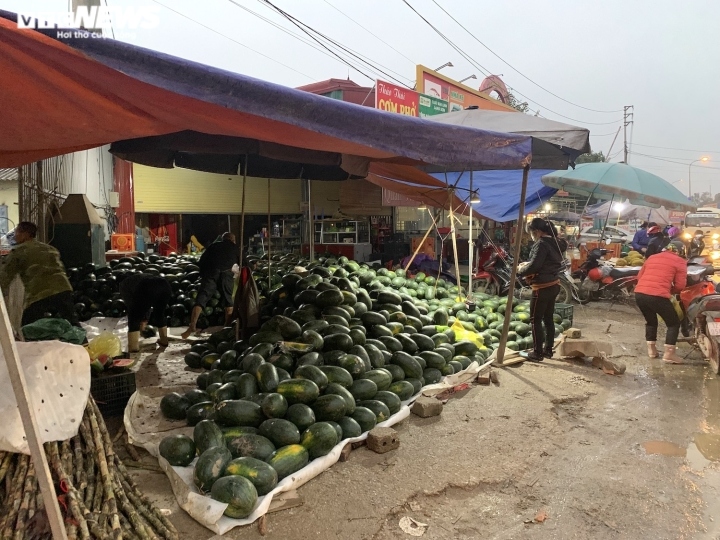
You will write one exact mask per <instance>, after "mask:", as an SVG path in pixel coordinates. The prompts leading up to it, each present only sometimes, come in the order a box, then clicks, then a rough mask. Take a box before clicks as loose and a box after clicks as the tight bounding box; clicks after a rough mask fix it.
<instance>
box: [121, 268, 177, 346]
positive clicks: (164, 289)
mask: <svg viewBox="0 0 720 540" xmlns="http://www.w3.org/2000/svg"><path fill="white" fill-rule="evenodd" d="M172 294H173V291H172V287H170V283H168V281H167V280H166V279H165V278H164V277H160V276H152V275H148V274H132V275H131V276H128V277H126V278H125V279H124V280H123V281H122V283H120V297H121V298H122V299H123V300H124V301H125V306H126V307H127V314H128V352H131V353H132V352H138V351H139V350H140V331H141V330H142V328H143V326H144V325H145V322H147V321H149V322H150V324H152V325H154V326H157V328H158V333H159V334H160V337H159V339H158V345H159V346H160V347H167V346H168V334H167V317H165V310H166V309H167V306H168V304H169V303H170V299H171V298H172Z"/></svg>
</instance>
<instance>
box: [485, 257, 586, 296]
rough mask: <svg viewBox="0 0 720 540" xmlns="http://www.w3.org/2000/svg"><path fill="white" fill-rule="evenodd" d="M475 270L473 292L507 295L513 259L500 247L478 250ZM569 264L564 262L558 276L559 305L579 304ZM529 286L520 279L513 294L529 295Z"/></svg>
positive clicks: (516, 282)
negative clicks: (575, 302)
mask: <svg viewBox="0 0 720 540" xmlns="http://www.w3.org/2000/svg"><path fill="white" fill-rule="evenodd" d="M477 261H478V264H477V267H476V268H477V270H476V272H475V275H474V276H473V290H474V292H484V293H486V294H492V295H497V296H505V295H507V293H508V291H509V289H510V278H511V274H512V265H513V257H512V256H511V255H510V254H509V253H508V252H507V250H506V249H504V248H503V247H502V246H498V245H495V244H490V245H487V246H484V247H483V248H482V249H480V252H479V254H478V257H477ZM569 268H570V264H569V263H568V262H567V261H566V264H565V268H564V269H563V271H562V274H561V275H560V293H559V294H558V296H557V299H556V300H555V301H556V302H557V303H560V304H570V303H572V302H573V300H575V301H578V302H579V297H578V291H577V287H576V286H575V283H574V280H573V279H572V276H571V275H570V271H569ZM529 291H530V286H529V285H528V284H527V283H526V282H525V280H524V279H523V278H522V277H517V278H516V281H515V294H516V295H517V296H523V295H525V296H527V295H529V294H530V293H529Z"/></svg>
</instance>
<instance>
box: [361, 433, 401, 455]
mask: <svg viewBox="0 0 720 540" xmlns="http://www.w3.org/2000/svg"><path fill="white" fill-rule="evenodd" d="M367 447H368V448H369V449H370V450H372V451H373V452H375V453H377V454H384V453H385V452H389V451H390V450H395V449H396V448H399V447H400V438H399V437H398V434H397V431H395V430H394V429H392V428H386V427H385V428H384V427H376V428H374V429H371V430H370V432H369V433H368V437H367Z"/></svg>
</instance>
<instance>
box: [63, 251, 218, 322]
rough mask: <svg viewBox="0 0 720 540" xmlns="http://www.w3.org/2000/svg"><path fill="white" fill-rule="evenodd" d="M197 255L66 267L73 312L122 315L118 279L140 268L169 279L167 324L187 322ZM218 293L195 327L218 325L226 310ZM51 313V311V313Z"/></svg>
mask: <svg viewBox="0 0 720 540" xmlns="http://www.w3.org/2000/svg"><path fill="white" fill-rule="evenodd" d="M199 270H200V269H199V268H198V266H197V257H193V256H190V255H170V256H168V257H161V256H159V255H148V256H145V254H144V253H141V254H139V255H137V256H135V257H123V258H121V259H117V260H113V261H110V263H109V265H108V266H103V267H96V266H95V265H94V264H92V263H89V264H87V265H85V266H84V267H82V268H68V271H67V273H68V277H69V279H70V284H71V285H72V287H73V298H74V300H75V314H76V316H77V318H78V320H80V321H87V320H89V319H91V318H93V317H123V316H124V315H125V314H126V309H125V302H124V301H123V300H122V298H120V293H119V288H120V283H122V281H123V279H125V278H126V277H127V276H129V275H131V274H134V273H137V272H141V273H144V274H151V275H156V276H162V277H164V278H165V279H167V281H168V282H169V283H170V286H171V287H172V290H173V297H172V299H171V301H170V304H169V305H168V308H167V311H166V313H165V315H166V317H167V321H168V325H169V326H172V327H177V326H187V325H188V324H189V323H190V312H191V311H192V308H193V306H194V305H195V297H196V296H197V290H198V289H199V287H200V272H199ZM219 302H220V293H219V292H216V293H215V294H214V295H213V298H212V299H211V300H210V301H209V302H208V305H207V307H206V308H205V310H204V312H203V313H202V315H201V317H200V319H199V320H198V328H208V327H210V326H220V325H222V324H223V322H224V321H225V312H224V311H223V309H222V307H219ZM49 315H50V316H53V315H54V314H52V313H50V314H49Z"/></svg>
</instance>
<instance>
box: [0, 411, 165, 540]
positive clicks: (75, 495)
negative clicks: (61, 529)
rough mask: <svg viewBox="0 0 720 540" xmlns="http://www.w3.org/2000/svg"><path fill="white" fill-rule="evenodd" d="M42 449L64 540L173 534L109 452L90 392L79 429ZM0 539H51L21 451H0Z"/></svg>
mask: <svg viewBox="0 0 720 540" xmlns="http://www.w3.org/2000/svg"><path fill="white" fill-rule="evenodd" d="M45 454H46V455H47V459H48V463H49V465H50V471H51V473H52V477H53V480H54V483H55V489H56V492H57V493H58V494H59V501H60V510H61V512H62V513H63V517H64V519H65V528H66V530H67V535H68V538H69V539H70V540H72V539H97V540H106V539H113V540H121V539H135V538H137V539H140V540H159V539H161V538H162V539H168V540H176V539H177V537H178V535H177V531H176V530H175V528H174V527H173V525H172V523H170V521H169V520H168V519H167V518H166V517H165V516H164V515H163V514H162V513H161V512H160V511H159V510H158V509H157V508H155V506H154V505H153V504H152V503H151V502H150V501H148V499H147V498H146V497H145V496H144V495H143V494H142V493H140V491H139V490H138V488H137V486H136V485H135V482H134V481H133V479H132V478H131V477H130V475H129V474H128V472H127V470H126V469H125V466H124V465H123V463H122V461H121V460H120V459H119V458H118V456H117V455H116V454H115V452H114V450H113V444H112V440H111V439H110V435H109V433H108V431H107V428H106V426H105V422H104V421H103V418H102V415H101V414H100V411H99V410H98V408H97V405H95V401H94V400H93V399H92V397H90V398H89V399H88V404H87V407H86V408H85V413H84V415H83V419H82V423H81V424H80V430H79V433H78V434H77V435H76V436H75V437H73V438H72V439H70V440H67V441H62V442H60V443H57V442H51V443H45ZM3 488H4V489H3ZM0 538H2V539H13V540H35V539H38V540H40V539H42V540H45V539H50V538H52V534H51V532H50V526H49V523H48V520H47V516H46V514H45V510H44V504H43V499H42V494H41V493H40V489H39V486H38V483H37V480H36V477H35V469H34V466H33V463H32V460H31V459H30V456H27V455H24V454H14V453H10V452H5V453H4V452H0Z"/></svg>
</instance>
